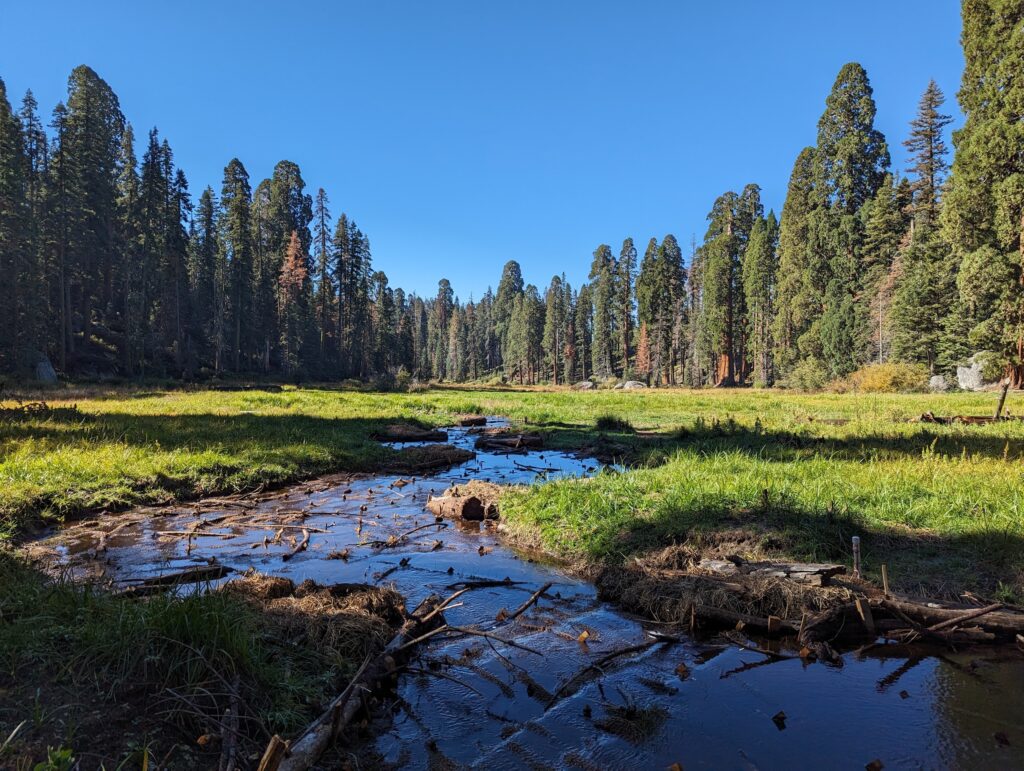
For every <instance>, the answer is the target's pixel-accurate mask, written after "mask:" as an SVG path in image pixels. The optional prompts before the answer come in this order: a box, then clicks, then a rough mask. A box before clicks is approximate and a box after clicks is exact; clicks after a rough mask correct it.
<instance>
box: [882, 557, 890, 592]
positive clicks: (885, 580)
mask: <svg viewBox="0 0 1024 771" xmlns="http://www.w3.org/2000/svg"><path fill="white" fill-rule="evenodd" d="M882 592H884V593H885V596H886V597H888V596H889V568H888V567H887V566H886V564H885V563H884V562H883V563H882Z"/></svg>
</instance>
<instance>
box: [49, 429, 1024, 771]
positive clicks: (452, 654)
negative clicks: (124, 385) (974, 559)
mask: <svg viewBox="0 0 1024 771" xmlns="http://www.w3.org/2000/svg"><path fill="white" fill-rule="evenodd" d="M473 439H474V437H473V436H472V435H471V434H470V433H469V432H467V431H466V430H465V429H454V430H452V431H451V432H450V440H451V441H452V442H453V443H454V444H457V445H460V446H466V447H471V446H472V442H473ZM596 466H597V464H596V463H595V462H593V461H589V460H581V459H577V458H574V457H572V456H569V455H564V454H560V453H554V452H531V453H528V454H526V455H519V456H500V455H492V454H483V453H481V454H479V455H478V456H477V458H476V459H475V460H474V461H471V462H469V463H467V464H464V465H462V466H459V467H456V468H453V469H451V470H449V471H447V472H444V473H441V474H437V475H435V476H431V477H427V478H418V479H415V481H409V480H410V478H409V477H405V478H404V481H409V483H408V484H405V485H404V486H393V483H395V482H396V481H398V479H399V477H398V476H383V477H374V478H362V479H338V480H334V481H327V482H322V483H318V484H312V485H303V486H299V487H297V488H295V489H294V490H292V491H290V492H288V493H285V494H283V495H280V496H279V497H276V498H274V499H273V500H268V501H264V502H261V503H258V504H257V505H256V506H255V508H249V509H239V508H237V507H228V506H224V507H222V508H217V507H203V508H202V509H201V510H199V509H192V508H189V507H186V508H183V509H180V510H177V511H174V510H167V509H148V510H139V511H138V512H134V513H133V515H131V516H130V517H129V519H131V518H132V517H134V518H135V519H136V520H137V521H134V522H133V524H130V525H128V526H123V525H122V526H121V527H120V529H119V530H117V532H115V533H111V534H110V535H109V536H107V537H106V538H105V539H104V542H103V544H102V546H101V545H100V543H99V540H98V538H97V536H96V532H97V528H96V527H95V526H90V527H71V528H68V529H66V530H64V531H63V532H60V533H58V534H56V535H54V536H53V537H51V538H49V539H47V540H46V541H43V542H40V543H37V544H35V547H34V550H35V551H36V552H37V553H39V554H49V555H54V556H55V557H56V559H58V560H59V561H60V562H62V563H64V564H66V565H67V566H68V567H69V568H70V569H71V570H72V571H73V572H75V573H78V574H83V575H86V574H88V575H92V576H104V577H105V578H107V579H109V580H110V581H113V582H115V583H118V584H125V583H132V582H133V581H136V580H139V579H143V578H147V577H152V576H156V575H160V574H162V573H165V572H168V571H175V570H182V569H186V568H189V567H194V566H198V565H205V564H208V563H209V562H210V561H216V562H218V563H221V564H223V565H226V566H228V567H230V568H233V569H234V570H237V571H242V570H245V569H248V568H250V567H255V568H256V569H258V570H260V571H262V572H265V573H272V574H277V575H284V576H288V577H289V578H292V579H294V580H296V581H300V580H303V579H306V578H312V579H314V580H316V581H318V582H321V583H338V582H371V583H372V582H379V581H387V582H393V583H394V584H395V585H396V587H397V588H398V590H399V591H401V592H402V593H403V594H404V595H405V596H406V597H407V598H408V600H409V605H410V607H413V606H415V605H416V604H417V603H418V602H419V601H420V600H421V599H422V598H424V597H425V596H427V595H429V594H431V593H434V594H439V595H442V596H446V595H448V594H450V593H451V592H452V591H453V590H454V589H456V588H458V587H459V586H460V582H464V581H473V580H477V579H506V578H508V579H510V580H511V581H513V582H521V583H516V584H512V585H508V586H500V587H494V588H486V589H477V590H474V591H471V592H469V593H467V594H465V595H464V596H463V597H462V598H461V599H462V600H463V601H464V602H465V604H464V605H463V606H462V607H458V608H453V609H452V610H450V611H448V612H447V614H446V616H447V619H448V621H449V623H450V624H453V625H454V624H458V625H464V626H468V625H478V628H482V629H489V630H491V631H493V633H494V634H496V635H499V636H502V637H505V638H506V639H511V640H514V641H515V642H517V643H518V644H520V645H522V646H525V647H528V648H531V649H532V650H533V651H536V652H531V651H527V650H523V649H521V648H515V647H511V646H509V645H506V644H503V643H500V642H494V643H493V646H492V644H489V643H488V642H487V641H486V640H483V639H481V638H478V637H465V636H463V637H458V638H443V636H439V637H437V638H435V639H434V640H433V641H432V642H431V643H430V644H428V645H425V646H424V647H423V648H422V649H421V653H420V659H419V661H417V662H415V664H416V666H418V667H420V668H421V669H422V670H425V671H436V672H439V673H443V674H445V675H447V676H448V677H449V678H454V680H453V679H446V678H442V677H439V676H436V675H427V674H410V675H406V676H405V677H404V678H403V679H402V681H401V683H400V685H399V689H398V697H399V698H398V701H397V703H396V705H395V707H394V709H393V712H392V715H391V718H390V719H386V720H380V721H378V723H377V726H376V734H377V738H376V740H375V742H374V746H373V750H374V754H375V755H376V757H375V758H374V761H373V764H376V765H379V764H381V763H383V764H386V765H388V766H391V767H401V768H422V769H426V768H459V767H471V768H487V769H506V768H507V769H521V768H541V769H547V768H581V769H617V768H630V769H632V768H655V769H657V768H667V767H670V766H671V765H672V764H673V763H679V764H680V766H682V767H685V768H687V769H693V768H742V769H749V768H787V769H788V768H805V767H806V768H851V769H861V768H864V767H865V766H866V765H867V764H869V763H870V762H872V761H874V760H876V759H877V760H879V761H881V763H882V764H883V765H884V767H885V768H963V767H969V766H976V767H981V768H1024V659H1022V658H1021V657H1019V656H1017V655H1015V654H1009V655H1008V654H1003V655H1002V656H1001V657H999V658H996V657H993V656H992V654H988V655H987V656H984V657H983V656H980V655H979V654H977V653H974V654H971V655H966V654H959V655H956V654H949V655H943V656H939V657H936V656H935V655H934V652H933V651H932V652H926V655H922V653H921V652H915V651H907V650H903V649H900V648H895V647H891V648H875V649H873V650H872V651H871V652H870V653H868V654H866V655H864V656H863V657H858V656H856V655H855V654H847V655H846V656H845V657H844V666H843V667H841V668H836V667H828V666H825V665H823V664H811V665H805V664H804V663H803V662H802V661H801V660H799V659H786V660H769V659H767V658H766V657H765V656H763V655H761V654H759V653H755V652H751V651H748V650H744V649H742V648H740V647H737V646H736V645H732V644H730V643H729V641H727V640H724V639H710V640H701V641H698V640H694V639H691V638H688V637H683V640H684V642H682V643H679V644H656V645H653V646H650V647H647V648H645V649H643V650H641V651H638V652H636V653H634V654H630V655H626V656H621V657H619V658H615V659H613V660H611V661H608V662H607V663H605V664H601V665H600V666H599V667H597V668H595V669H594V670H591V671H590V673H589V674H588V676H586V677H584V678H580V679H578V680H577V681H576V682H575V683H574V684H573V685H572V686H571V687H569V688H565V689H562V686H563V684H565V683H566V682H567V681H569V680H570V679H571V678H573V677H574V676H575V675H576V674H577V673H580V672H581V671H582V670H583V669H584V668H586V667H588V666H589V665H591V664H594V663H595V662H600V661H601V659H602V658H603V657H605V656H607V655H608V654H609V653H611V652H615V651H619V650H622V649H623V648H626V647H628V646H633V645H639V644H641V643H644V642H645V641H646V640H648V639H649V638H648V632H649V630H651V629H656V630H660V631H672V632H673V633H674V634H679V632H678V631H676V630H665V629H664V628H663V627H657V626H646V627H645V625H644V624H643V623H641V622H640V621H638V620H636V619H634V618H631V617H629V616H627V615H625V614H623V613H620V612H618V611H616V610H615V609H614V608H612V607H610V606H608V605H607V604H604V603H601V602H599V601H598V600H597V598H596V595H595V591H594V588H593V586H591V585H590V584H588V583H585V582H582V581H579V580H576V579H574V578H573V577H571V576H569V575H567V574H565V573H564V572H562V571H560V570H559V569H558V568H557V567H555V566H552V565H548V564H544V563H543V562H540V561H534V560H532V559H531V558H529V557H528V556H526V555H518V554H516V553H514V552H513V551H511V550H509V549H507V548H505V547H503V546H502V545H501V543H500V540H499V537H498V533H497V532H496V531H495V529H494V528H492V527H490V526H486V525H484V526H478V525H469V526H460V527H456V526H448V527H440V526H436V525H432V523H433V522H434V518H433V516H432V515H430V514H427V513H426V512H425V511H424V508H423V507H424V504H425V502H426V500H427V497H428V496H429V495H430V494H431V493H440V492H441V491H442V490H444V489H445V488H446V487H448V486H449V485H451V484H458V483H460V482H465V481H468V480H469V479H486V480H491V481H495V482H499V483H531V482H534V481H536V480H538V479H545V478H554V477H557V476H566V475H577V476H583V475H587V474H590V473H593V472H594V471H595V470H596ZM537 469H545V471H543V472H538V471H537ZM225 514H242V515H243V516H241V517H237V518H233V519H232V524H228V523H227V522H225V523H224V525H221V524H219V523H215V524H211V525H210V526H208V527H205V528H204V530H203V532H206V533H213V534H215V535H204V536H203V537H199V538H195V539H193V540H192V545H191V548H190V549H189V547H188V545H187V543H188V542H187V540H186V539H185V538H183V537H182V536H181V535H180V533H181V532H184V531H186V530H187V529H189V528H191V527H192V526H193V524H194V523H195V521H196V519H197V518H203V519H211V518H216V517H219V516H223V515H225ZM124 521H125V517H124V516H121V517H112V518H110V520H109V522H107V521H102V522H101V523H100V527H99V528H98V529H99V530H108V531H109V530H111V529H112V528H113V527H115V526H116V524H117V523H123V522H124ZM360 522H361V523H362V524H361V526H360ZM281 524H289V525H290V526H291V529H285V530H284V531H283V532H282V534H281V539H280V542H279V543H274V542H273V539H274V536H275V534H276V533H277V532H278V530H279V529H280V525H281ZM420 525H431V526H430V527H427V528H424V529H422V530H419V531H417V532H416V533H414V534H412V535H410V536H409V537H408V539H406V540H404V541H403V542H402V545H401V546H399V547H397V548H380V547H379V546H374V545H372V544H366V542H367V541H371V540H373V541H380V542H386V541H387V539H388V537H389V536H397V535H400V534H403V533H407V532H408V531H410V530H412V529H413V528H416V527H419V526H420ZM301 527H306V528H308V529H310V530H313V531H323V532H311V536H310V542H309V547H308V549H307V550H305V551H302V552H299V553H297V554H295V556H294V557H292V558H291V559H289V560H285V559H284V555H286V554H288V553H289V552H292V551H293V549H294V544H293V542H292V540H291V538H292V536H295V537H300V531H301ZM360 544H363V545H360ZM98 546H101V548H97V547H98ZM342 555H344V556H345V557H346V558H342ZM385 574H386V575H385ZM548 582H551V583H552V584H553V586H552V588H551V589H550V590H549V592H548V593H547V594H546V595H545V596H544V597H543V598H542V599H541V600H540V602H539V603H537V604H536V605H535V606H533V607H532V608H531V609H530V610H528V611H527V612H525V613H524V614H523V615H521V616H520V617H519V618H518V619H516V620H515V621H504V622H502V621H498V620H497V618H498V617H499V615H500V612H501V610H502V609H508V610H512V609H514V608H517V607H518V606H519V605H521V604H522V603H523V602H524V601H525V600H526V599H527V598H528V597H529V596H530V594H531V593H532V592H533V591H535V590H536V589H537V588H539V587H540V586H541V585H543V584H545V583H548ZM455 681H458V682H455ZM560 689H561V692H560ZM555 696H557V698H553V697H555ZM365 765H366V762H365V760H364V762H363V766H365Z"/></svg>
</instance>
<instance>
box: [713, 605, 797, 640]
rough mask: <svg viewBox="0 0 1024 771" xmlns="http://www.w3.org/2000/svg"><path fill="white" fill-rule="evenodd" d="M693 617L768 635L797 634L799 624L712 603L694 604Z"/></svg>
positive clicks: (717, 624)
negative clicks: (726, 608)
mask: <svg viewBox="0 0 1024 771" xmlns="http://www.w3.org/2000/svg"><path fill="white" fill-rule="evenodd" d="M693 617H694V619H696V620H699V621H705V622H708V623H710V624H713V625H716V626H725V627H732V628H733V629H735V630H736V631H751V632H758V633H760V634H766V635H773V636H774V635H777V634H796V633H797V631H798V627H797V625H795V624H794V623H793V622H792V621H786V620H784V619H775V618H773V619H767V618H760V617H758V616H751V615H749V614H747V613H737V612H736V611H733V610H725V609H724V608H715V607H712V606H710V605H694V606H693Z"/></svg>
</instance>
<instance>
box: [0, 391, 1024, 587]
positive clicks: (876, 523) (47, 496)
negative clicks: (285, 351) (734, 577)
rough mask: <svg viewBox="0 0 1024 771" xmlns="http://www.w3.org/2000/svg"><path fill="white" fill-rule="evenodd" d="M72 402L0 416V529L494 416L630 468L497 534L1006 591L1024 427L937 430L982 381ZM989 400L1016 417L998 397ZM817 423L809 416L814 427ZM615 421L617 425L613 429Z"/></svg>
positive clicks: (610, 553)
mask: <svg viewBox="0 0 1024 771" xmlns="http://www.w3.org/2000/svg"><path fill="white" fill-rule="evenodd" d="M55 396H56V395H55V394H52V393H51V394H50V395H49V397H48V398H49V400H50V401H51V402H52V403H55V404H70V403H77V405H78V407H79V410H80V412H81V415H80V416H75V415H74V414H70V415H69V414H68V413H66V412H63V413H59V414H58V415H57V416H55V417H51V418H45V417H40V418H38V419H29V420H25V421H19V422H0V523H2V524H0V530H5V531H6V532H7V533H13V532H15V531H16V530H17V529H18V528H19V526H21V525H23V524H24V523H25V522H27V521H30V520H31V519H33V518H36V517H38V516H40V515H41V516H45V517H54V516H61V515H64V514H72V513H81V512H84V511H89V510H94V509H99V508H113V507H123V506H128V505H131V504H134V503H140V502H154V501H162V500H167V499H169V498H171V497H172V496H178V497H183V496H193V495H198V494H203V493H210V492H216V491H222V490H236V489H244V488H251V487H254V486H256V485H258V484H261V483H280V482H284V481H288V480H292V479H297V478H300V477H308V476H312V475H315V474H318V473H322V472H325V471H329V470H346V469H347V470H367V469H373V468H376V467H378V466H379V465H380V464H381V463H382V462H383V461H384V460H385V459H386V457H387V451H385V450H382V449H381V448H380V447H379V446H378V445H376V444H375V443H374V442H372V441H370V440H369V439H368V436H369V434H370V433H372V430H373V428H374V427H375V426H377V425H380V424H382V423H385V422H388V421H393V420H396V419H412V420H417V421H419V422H421V423H423V424H426V425H444V424H446V423H448V422H449V421H451V420H452V419H453V417H454V416H455V415H457V414H459V413H466V412H478V413H485V414H499V415H506V416H508V417H510V418H513V419H517V420H521V421H525V422H527V423H529V424H531V428H533V429H536V430H540V431H543V432H545V433H546V434H547V436H548V444H549V446H551V447H565V448H569V447H587V448H589V449H591V450H592V451H596V452H599V453H601V454H602V455H603V456H608V457H621V458H624V459H626V460H628V461H629V462H630V464H635V465H637V466H639V467H640V468H636V469H634V470H630V471H628V472H626V473H623V474H605V475H601V476H600V477H599V478H597V479H596V480H593V481H589V482H572V481H567V482H558V483H553V484H548V485H542V486H537V487H533V488H530V489H528V490H525V491H519V492H513V493H510V494H509V495H508V496H506V500H505V502H504V507H503V508H504V512H505V517H506V520H507V522H508V524H509V526H510V528H512V530H513V531H514V532H515V533H517V534H518V535H520V536H521V537H524V538H527V537H528V538H530V539H532V540H539V541H540V542H541V544H542V545H543V546H544V548H546V549H547V550H549V551H551V552H552V553H555V554H558V555H559V556H562V557H566V558H570V559H583V560H586V561H589V562H594V563H614V562H621V561H622V560H624V559H628V558H629V557H630V556H631V555H633V554H635V553H637V552H639V551H643V550H645V549H649V548H652V547H655V546H658V545H662V544H664V543H667V542H671V541H672V540H673V539H683V538H685V537H686V536H687V534H688V533H690V532H692V531H693V530H714V529H721V528H725V527H747V526H755V525H756V526H760V527H763V528H767V529H769V530H771V531H772V532H773V533H776V534H777V535H778V537H779V538H778V541H779V549H780V550H785V551H788V552H789V553H790V555H791V556H794V557H801V558H819V559H822V558H827V559H841V558H842V559H847V558H848V553H847V550H848V543H849V536H850V535H852V534H860V535H861V536H862V538H863V539H864V548H865V557H866V559H867V564H868V568H869V570H871V571H874V570H877V566H878V565H879V563H880V562H882V561H886V562H887V563H888V564H889V565H890V568H891V572H892V573H893V574H894V578H895V579H896V580H897V581H899V582H900V583H901V585H904V586H908V587H912V586H917V585H926V586H928V587H931V588H938V589H943V588H946V589H953V588H964V587H975V588H978V589H981V590H984V591H990V592H995V591H997V590H999V589H1000V584H1001V585H1002V587H1003V589H1002V591H1003V592H1004V594H1006V596H1011V595H1012V594H1014V593H1016V594H1018V595H1020V594H1021V593H1022V591H1024V515H1022V507H1024V478H1022V471H1024V465H1022V460H1021V458H1022V453H1024V423H1022V422H1016V421H1013V422H1004V423H1000V424H997V425H982V426H962V425H960V426H958V425H952V426H940V425H934V424H918V423H908V422H907V420H908V419H909V418H912V417H915V416H918V415H920V414H922V413H923V412H925V411H928V410H931V411H933V412H934V413H935V414H937V415H951V414H974V415H986V414H991V412H992V410H993V408H994V404H995V401H996V398H997V397H996V395H995V394H948V395H934V394H908V395H854V394H795V393H788V392H782V391H753V390H742V391H741V390H734V391H728V390H714V391H711V390H709V391H684V390H648V391H630V392H622V391H597V392H583V393H580V392H573V391H568V390H562V389H556V390H550V389H549V390H541V389H533V390H523V389H511V388H509V389H500V388H496V389H485V388H472V387H465V388H461V387H460V388H456V387H451V388H435V389H432V390H429V391H425V392H421V393H415V394H380V393H367V392H359V391H338V390H331V389H317V388H303V389H287V390H285V391H283V392H281V393H265V392H258V391H246V392H219V391H198V392H196V391H173V390H168V391H155V392H149V393H143V394H131V393H130V392H126V391H123V390H112V391H110V392H102V391H98V392H81V393H76V392H71V393H67V394H65V395H64V398H63V400H57V399H55ZM1007 406H1008V409H1009V410H1011V411H1017V412H1022V411H1024V396H1022V395H1019V394H1011V396H1010V398H1009V400H1008V405H1007ZM822 421H824V422H822ZM630 427H632V429H633V430H629V428H630Z"/></svg>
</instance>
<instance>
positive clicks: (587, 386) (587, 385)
mask: <svg viewBox="0 0 1024 771" xmlns="http://www.w3.org/2000/svg"><path fill="white" fill-rule="evenodd" d="M573 388H575V389H576V390H577V391H593V390H594V389H595V388H597V386H596V385H594V384H593V383H592V382H590V381H589V380H581V381H580V382H578V383H577V384H576V385H574V386H573Z"/></svg>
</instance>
